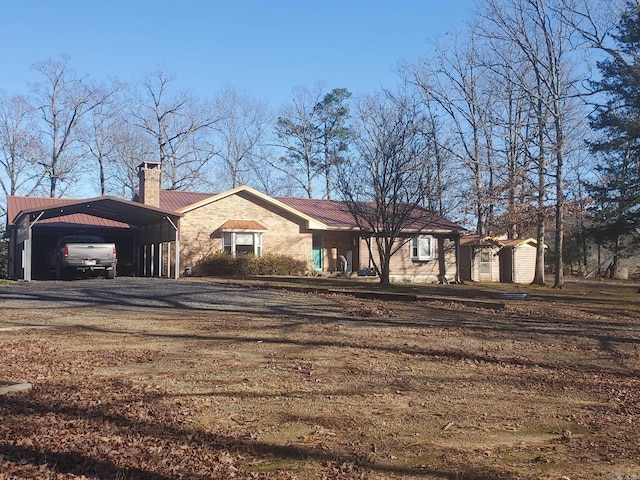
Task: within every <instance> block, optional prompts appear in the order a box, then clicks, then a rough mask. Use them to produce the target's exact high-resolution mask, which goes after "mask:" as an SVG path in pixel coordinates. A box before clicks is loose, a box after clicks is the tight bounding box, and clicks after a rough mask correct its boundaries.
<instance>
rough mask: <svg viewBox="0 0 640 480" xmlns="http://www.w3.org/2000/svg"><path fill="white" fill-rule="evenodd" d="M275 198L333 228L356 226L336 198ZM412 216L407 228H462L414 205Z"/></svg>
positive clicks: (343, 205)
mask: <svg viewBox="0 0 640 480" xmlns="http://www.w3.org/2000/svg"><path fill="white" fill-rule="evenodd" d="M277 200H279V201H281V202H282V203H285V204H287V205H289V206H290V207H293V208H295V209H296V210H299V211H300V212H302V213H304V214H306V215H309V216H310V217H313V218H315V219H316V220H320V221H321V222H322V223H324V224H326V225H327V226H329V227H333V228H358V225H357V223H356V221H355V220H354V218H353V214H352V213H351V212H349V209H348V208H347V205H346V203H345V202H342V201H337V200H320V199H314V198H291V197H278V198H277ZM412 216H413V217H414V218H415V221H414V222H413V224H407V228H409V229H415V230H420V229H423V228H425V229H427V230H462V228H461V227H460V226H459V225H457V224H455V223H453V222H451V221H449V220H447V219H446V218H443V217H441V216H440V215H437V214H436V213H433V212H430V211H429V210H425V209H423V208H420V207H416V208H415V209H414V210H413V212H412Z"/></svg>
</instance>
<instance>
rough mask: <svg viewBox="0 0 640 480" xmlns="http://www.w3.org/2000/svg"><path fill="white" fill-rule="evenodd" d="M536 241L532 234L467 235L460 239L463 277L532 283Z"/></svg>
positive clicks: (467, 278) (476, 280) (486, 280)
mask: <svg viewBox="0 0 640 480" xmlns="http://www.w3.org/2000/svg"><path fill="white" fill-rule="evenodd" d="M537 245H538V243H537V242H536V240H535V239H533V238H518V239H507V238H505V237H504V236H502V237H491V236H481V235H466V236H464V237H462V238H461V239H460V278H461V279H462V280H463V281H464V280H468V281H472V282H504V283H531V282H533V277H534V275H535V267H536V249H537Z"/></svg>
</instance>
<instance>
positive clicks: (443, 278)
mask: <svg viewBox="0 0 640 480" xmlns="http://www.w3.org/2000/svg"><path fill="white" fill-rule="evenodd" d="M438 267H439V269H440V274H439V275H438V283H448V282H447V263H446V261H445V257H444V238H443V237H438Z"/></svg>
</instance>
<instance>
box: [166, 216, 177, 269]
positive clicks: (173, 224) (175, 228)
mask: <svg viewBox="0 0 640 480" xmlns="http://www.w3.org/2000/svg"><path fill="white" fill-rule="evenodd" d="M164 218H166V219H167V220H168V222H169V223H170V224H171V226H172V227H173V229H174V230H175V231H176V249H175V250H176V252H175V254H174V255H175V256H176V266H175V268H174V270H173V278H175V279H176V280H177V279H178V278H180V231H179V230H178V227H176V224H175V223H173V221H172V220H171V219H170V218H169V217H164Z"/></svg>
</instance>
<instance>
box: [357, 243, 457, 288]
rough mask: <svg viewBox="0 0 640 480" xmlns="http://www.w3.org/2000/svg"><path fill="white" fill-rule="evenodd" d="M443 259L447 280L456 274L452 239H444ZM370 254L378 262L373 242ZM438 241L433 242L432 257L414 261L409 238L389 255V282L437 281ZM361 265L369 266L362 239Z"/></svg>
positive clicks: (438, 265) (438, 271)
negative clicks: (393, 253) (433, 252)
mask: <svg viewBox="0 0 640 480" xmlns="http://www.w3.org/2000/svg"><path fill="white" fill-rule="evenodd" d="M443 244H444V260H445V269H446V277H447V279H448V280H449V281H452V280H454V279H455V276H456V255H455V243H454V242H453V241H452V240H448V239H445V240H444V242H443ZM371 246H372V254H373V255H374V258H375V259H376V262H379V258H380V257H379V256H378V253H377V249H376V246H375V243H372V245H371ZM439 246H440V242H437V241H436V243H435V254H434V257H433V259H431V260H426V261H416V260H413V259H412V258H411V239H408V241H407V242H406V243H405V244H404V245H403V246H402V247H401V248H400V250H398V251H397V252H396V253H395V255H393V256H392V257H391V265H390V271H391V274H390V276H389V279H390V280H391V282H409V283H410V282H416V283H437V282H438V281H439V279H438V275H439V274H440V264H439V260H438V258H439V254H440V252H439V251H438V249H439ZM360 249H361V250H360V251H361V252H362V255H361V261H360V263H361V265H360V267H361V268H363V267H366V266H369V261H368V255H369V253H368V250H367V244H366V241H365V240H364V239H362V240H361V241H360Z"/></svg>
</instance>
